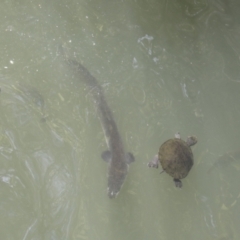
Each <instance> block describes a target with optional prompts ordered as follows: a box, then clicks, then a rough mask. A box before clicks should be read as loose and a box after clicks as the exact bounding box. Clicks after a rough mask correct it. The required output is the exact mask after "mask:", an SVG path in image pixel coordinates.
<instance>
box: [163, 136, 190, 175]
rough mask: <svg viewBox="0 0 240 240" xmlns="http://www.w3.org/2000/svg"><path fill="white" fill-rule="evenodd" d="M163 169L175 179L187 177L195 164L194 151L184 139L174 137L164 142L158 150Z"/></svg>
mask: <svg viewBox="0 0 240 240" xmlns="http://www.w3.org/2000/svg"><path fill="white" fill-rule="evenodd" d="M158 159H159V161H160V163H161V165H162V168H163V170H164V171H165V172H166V173H168V174H169V175H170V176H172V177H173V178H174V179H182V178H185V177H186V176H187V175H188V173H189V171H190V169H191V168H192V166H193V153H192V150H191V148H190V147H189V146H188V144H187V143H186V142H185V141H183V140H182V139H178V138H174V139H169V140H167V141H166V142H164V143H163V144H162V145H161V146H160V148H159V152H158Z"/></svg>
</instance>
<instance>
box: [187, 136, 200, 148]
mask: <svg viewBox="0 0 240 240" xmlns="http://www.w3.org/2000/svg"><path fill="white" fill-rule="evenodd" d="M186 142H187V145H188V146H189V147H191V146H193V145H195V144H196V143H197V138H196V137H195V136H189V137H188V138H187V141H186Z"/></svg>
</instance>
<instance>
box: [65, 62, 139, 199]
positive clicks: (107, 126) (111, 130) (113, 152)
mask: <svg viewBox="0 0 240 240" xmlns="http://www.w3.org/2000/svg"><path fill="white" fill-rule="evenodd" d="M67 63H68V64H69V65H70V66H71V67H72V68H74V70H75V71H76V72H77V73H79V74H80V75H81V78H82V79H83V80H84V82H85V83H86V84H87V86H88V87H89V89H90V93H91V94H92V96H93V99H94V103H95V104H96V107H97V111H98V115H99V118H100V121H101V125H102V128H103V131H104V134H105V138H106V142H107V145H108V149H109V150H107V151H104V152H103V153H102V155H101V156H102V158H103V159H104V160H105V161H106V162H108V188H107V192H108V196H109V197H110V198H115V197H116V196H117V195H118V193H119V191H120V189H121V187H122V185H123V183H124V180H125V178H126V176H127V173H128V168H129V164H130V163H131V162H133V161H134V160H135V159H134V156H133V154H132V153H126V152H125V151H124V146H123V142H122V139H121V136H120V134H119V131H118V128H117V125H116V122H115V120H114V117H113V113H112V111H111V109H110V108H109V106H108V104H107V102H106V100H105V97H104V94H103V89H102V87H101V85H100V84H99V83H98V82H97V80H96V78H95V77H93V76H92V74H91V73H90V72H89V71H88V70H87V68H85V67H84V66H83V65H82V64H81V63H79V62H78V61H76V60H74V59H67Z"/></svg>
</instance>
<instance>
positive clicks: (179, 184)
mask: <svg viewBox="0 0 240 240" xmlns="http://www.w3.org/2000/svg"><path fill="white" fill-rule="evenodd" d="M173 181H174V183H175V186H176V187H178V188H181V187H182V182H181V180H179V179H176V178H174V179H173Z"/></svg>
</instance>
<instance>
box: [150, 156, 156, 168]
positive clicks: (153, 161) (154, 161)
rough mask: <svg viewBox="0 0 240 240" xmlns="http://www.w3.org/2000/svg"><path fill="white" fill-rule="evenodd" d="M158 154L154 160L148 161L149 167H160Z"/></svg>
mask: <svg viewBox="0 0 240 240" xmlns="http://www.w3.org/2000/svg"><path fill="white" fill-rule="evenodd" d="M158 163H159V161H158V155H155V156H154V158H153V160H152V161H150V162H149V163H148V167H153V168H158Z"/></svg>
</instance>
